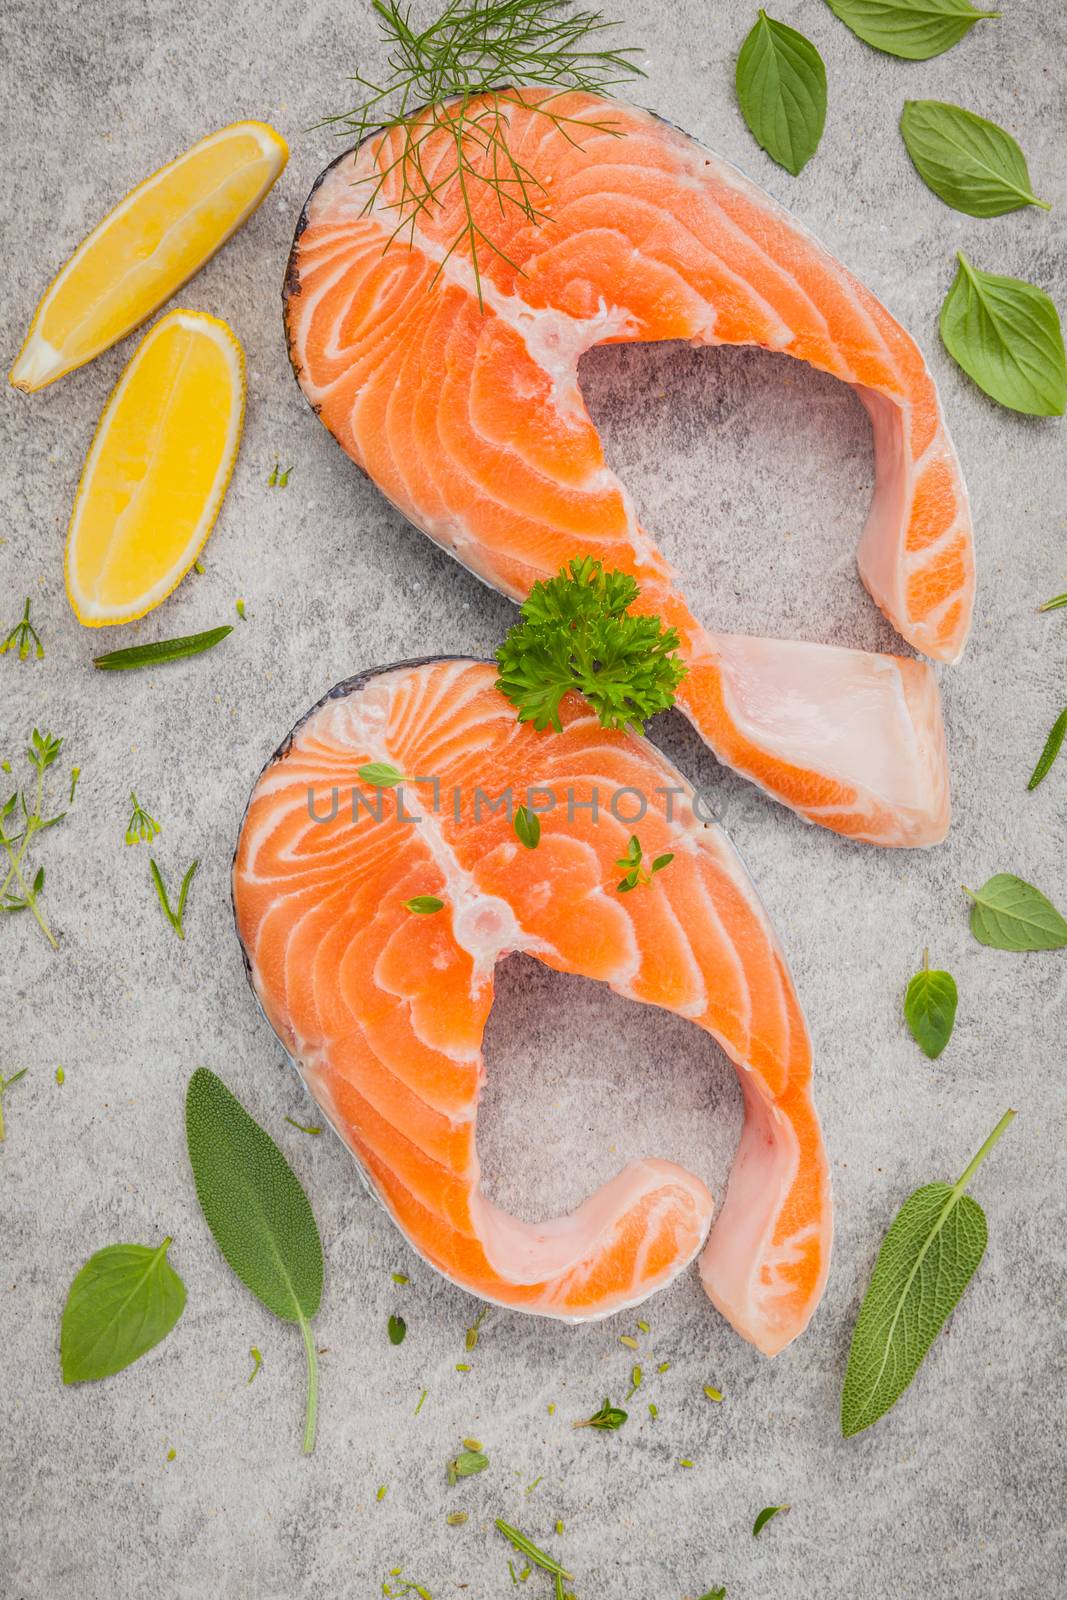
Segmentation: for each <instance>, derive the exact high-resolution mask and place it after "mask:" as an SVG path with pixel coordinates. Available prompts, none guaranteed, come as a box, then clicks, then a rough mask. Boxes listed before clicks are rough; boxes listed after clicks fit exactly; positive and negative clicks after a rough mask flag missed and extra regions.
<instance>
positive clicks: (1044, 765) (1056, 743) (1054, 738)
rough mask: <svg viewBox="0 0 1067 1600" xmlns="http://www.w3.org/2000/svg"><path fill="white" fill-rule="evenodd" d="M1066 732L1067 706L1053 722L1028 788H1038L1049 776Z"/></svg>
mask: <svg viewBox="0 0 1067 1600" xmlns="http://www.w3.org/2000/svg"><path fill="white" fill-rule="evenodd" d="M1065 734H1067V706H1064V708H1063V710H1062V711H1061V712H1060V714H1059V716H1058V717H1057V718H1056V720H1055V722H1054V723H1053V724H1052V731H1051V732H1050V734H1049V736H1048V738H1047V739H1046V740H1045V748H1044V749H1043V750H1042V752H1041V754H1040V756H1039V757H1038V760H1037V766H1036V767H1035V768H1034V770H1033V772H1032V773H1031V774H1030V782H1029V783H1028V784H1027V785H1026V787H1027V788H1028V789H1036V788H1037V786H1038V784H1039V783H1040V782H1041V780H1042V778H1046V777H1047V776H1048V772H1049V768H1050V767H1051V766H1052V763H1053V762H1054V761H1055V759H1056V757H1057V756H1058V755H1059V753H1060V747H1061V746H1062V744H1063V738H1064V735H1065Z"/></svg>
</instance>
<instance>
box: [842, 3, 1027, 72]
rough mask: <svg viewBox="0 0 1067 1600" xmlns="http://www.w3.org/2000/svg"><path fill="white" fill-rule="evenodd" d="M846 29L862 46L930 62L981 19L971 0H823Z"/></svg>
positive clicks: (983, 14)
mask: <svg viewBox="0 0 1067 1600" xmlns="http://www.w3.org/2000/svg"><path fill="white" fill-rule="evenodd" d="M826 3H827V5H828V6H829V7H830V10H831V11H832V12H833V14H834V16H835V17H837V18H838V19H839V20H840V21H841V22H843V23H844V24H845V27H846V28H851V30H852V32H853V33H854V34H855V35H856V37H857V38H859V39H862V40H863V42H864V44H869V45H873V46H874V48H875V49H876V50H884V51H885V53H886V55H890V56H901V57H903V58H904V60H906V61H929V59H930V57H931V56H939V55H941V54H942V53H943V52H944V51H945V50H951V49H952V46H953V45H954V44H958V43H959V41H960V40H961V39H962V38H963V36H964V34H965V33H967V32H969V31H970V29H971V28H973V27H974V25H975V23H976V22H980V21H981V20H982V19H983V18H984V17H997V16H999V15H1000V13H999V12H998V11H976V10H975V8H974V7H973V6H972V5H971V4H970V0H826Z"/></svg>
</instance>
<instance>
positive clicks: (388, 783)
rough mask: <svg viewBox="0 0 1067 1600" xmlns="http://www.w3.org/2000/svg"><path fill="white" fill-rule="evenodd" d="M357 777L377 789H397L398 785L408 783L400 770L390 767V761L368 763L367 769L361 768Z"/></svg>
mask: <svg viewBox="0 0 1067 1600" xmlns="http://www.w3.org/2000/svg"><path fill="white" fill-rule="evenodd" d="M357 777H358V778H359V779H360V781H361V782H362V783H370V784H373V785H374V787H375V788H376V789H395V788H396V786H397V784H399V783H407V781H408V780H407V778H405V776H404V774H403V773H402V772H401V771H400V769H399V768H398V767H393V766H390V764H389V762H388V761H368V762H367V765H366V766H365V767H360V768H359V770H358V772H357Z"/></svg>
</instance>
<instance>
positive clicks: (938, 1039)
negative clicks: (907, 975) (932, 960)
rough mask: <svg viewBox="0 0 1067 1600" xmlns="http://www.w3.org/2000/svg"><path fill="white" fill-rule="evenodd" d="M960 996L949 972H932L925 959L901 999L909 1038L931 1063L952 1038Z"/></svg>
mask: <svg viewBox="0 0 1067 1600" xmlns="http://www.w3.org/2000/svg"><path fill="white" fill-rule="evenodd" d="M958 1003H959V995H958V993H957V991H956V980H955V978H954V977H953V976H952V974H951V972H938V971H935V972H931V971H930V968H929V966H928V965H927V964H926V961H925V958H924V962H923V969H922V971H921V972H917V973H916V974H915V976H914V978H912V980H911V982H910V983H909V984H908V989H907V993H906V994H905V996H904V1019H905V1021H906V1022H907V1024H908V1028H909V1029H910V1031H911V1036H912V1038H913V1039H914V1040H915V1043H916V1044H917V1045H918V1046H919V1049H920V1050H922V1051H923V1052H924V1053H925V1054H926V1055H928V1056H929V1057H930V1060H931V1061H936V1060H937V1058H938V1056H939V1055H940V1054H941V1052H942V1050H943V1049H944V1048H945V1046H946V1045H947V1044H948V1041H949V1039H950V1038H951V1037H952V1028H953V1025H954V1024H955V1021H956V1006H957V1004H958Z"/></svg>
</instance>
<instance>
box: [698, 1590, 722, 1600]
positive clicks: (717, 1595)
mask: <svg viewBox="0 0 1067 1600" xmlns="http://www.w3.org/2000/svg"><path fill="white" fill-rule="evenodd" d="M700 1600H726V1590H725V1589H709V1590H708V1591H707V1593H706V1594H702V1595H701V1596H700Z"/></svg>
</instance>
